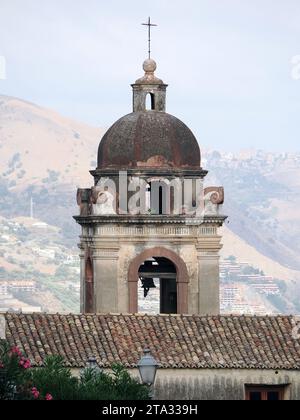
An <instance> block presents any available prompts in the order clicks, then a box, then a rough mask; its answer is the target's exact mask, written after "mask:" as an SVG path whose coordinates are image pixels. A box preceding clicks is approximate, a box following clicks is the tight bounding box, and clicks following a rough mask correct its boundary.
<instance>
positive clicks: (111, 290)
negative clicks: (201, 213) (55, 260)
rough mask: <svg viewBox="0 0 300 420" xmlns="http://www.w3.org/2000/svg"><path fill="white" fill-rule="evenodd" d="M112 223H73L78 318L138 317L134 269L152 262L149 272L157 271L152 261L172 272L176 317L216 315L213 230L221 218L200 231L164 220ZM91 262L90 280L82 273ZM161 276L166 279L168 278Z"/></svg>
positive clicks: (216, 246) (197, 227) (137, 283)
mask: <svg viewBox="0 0 300 420" xmlns="http://www.w3.org/2000/svg"><path fill="white" fill-rule="evenodd" d="M100 219H102V220H100ZM109 219H111V220H109ZM116 219H119V218H113V217H111V218H109V217H105V221H104V220H103V218H99V217H97V218H94V220H93V221H91V219H90V218H84V217H78V218H76V220H77V221H78V223H80V224H81V225H82V236H81V242H80V248H81V290H82V293H81V311H82V312H83V313H90V312H96V313H107V312H110V313H111V312H115V313H135V312H138V288H139V287H141V282H140V273H139V269H140V267H141V266H142V265H143V264H144V263H145V261H149V260H150V261H151V259H155V260H154V263H153V264H154V265H153V270H154V269H156V266H155V264H157V263H156V262H155V261H163V263H164V264H168V262H169V263H170V265H174V267H175V268H176V270H175V272H176V274H175V275H174V277H176V285H177V286H176V289H177V296H176V301H177V305H176V306H177V311H176V312H177V313H181V314H201V315H217V314H219V251H220V249H221V244H220V241H221V237H220V236H219V235H218V227H219V226H220V224H221V223H222V222H223V220H224V218H220V217H219V218H215V219H214V220H213V219H212V220H210V221H208V220H207V221H206V222H204V223H202V224H200V225H195V224H193V225H188V224H185V223H183V222H182V221H181V223H172V222H171V221H170V223H166V222H165V219H164V220H163V219H162V220H161V221H159V220H156V223H153V222H152V223H149V220H148V223H147V221H146V220H138V223H133V221H132V220H131V221H130V223H128V220H125V219H126V218H125V219H124V220H122V223H120V220H119V221H118V220H116ZM221 219H222V220H221ZM90 261H91V262H92V277H91V273H90V270H87V267H86V266H87V264H88V265H89V264H90ZM161 275H162V277H164V278H167V277H168V273H167V274H161ZM149 276H150V274H149ZM154 276H155V275H154V274H151V277H154ZM170 276H171V277H172V276H173V275H172V274H171V275H170ZM174 281H175V280H174ZM91 284H92V289H93V298H92V301H91V298H90V292H89V290H90V288H91ZM173 295H174V293H173ZM173 299H174V296H173Z"/></svg>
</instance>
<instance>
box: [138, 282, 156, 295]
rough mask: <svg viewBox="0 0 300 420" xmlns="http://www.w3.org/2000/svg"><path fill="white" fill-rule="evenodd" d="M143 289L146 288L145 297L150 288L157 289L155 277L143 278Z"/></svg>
mask: <svg viewBox="0 0 300 420" xmlns="http://www.w3.org/2000/svg"><path fill="white" fill-rule="evenodd" d="M141 282H142V289H144V297H147V295H148V293H149V290H150V289H156V286H155V284H154V281H153V279H151V278H148V277H146V278H141Z"/></svg>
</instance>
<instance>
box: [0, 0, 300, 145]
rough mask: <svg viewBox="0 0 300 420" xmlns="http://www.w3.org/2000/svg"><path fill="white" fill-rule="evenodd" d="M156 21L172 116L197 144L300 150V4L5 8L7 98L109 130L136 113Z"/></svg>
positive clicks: (76, 0) (67, 2)
mask: <svg viewBox="0 0 300 420" xmlns="http://www.w3.org/2000/svg"><path fill="white" fill-rule="evenodd" d="M149 15H151V17H152V19H153V21H154V22H155V23H158V24H159V27H158V28H157V29H155V30H154V32H153V46H152V50H153V58H155V59H156V61H157V63H158V71H157V75H158V76H159V77H161V78H162V79H163V80H164V81H165V82H166V83H169V88H168V98H167V100H168V102H167V107H168V112H170V113H172V114H174V115H176V116H177V117H179V118H181V119H183V121H184V122H185V123H186V124H188V125H189V126H190V128H191V129H192V130H193V131H194V133H195V134H196V136H197V137H198V140H199V142H200V144H202V145H204V146H206V147H211V148H219V149H225V150H236V149H241V148H250V147H256V148H264V149H267V150H271V151H273V150H276V151H277V150H279V151H295V150H297V151H300V147H299V138H300V135H299V134H300V124H299V123H300V118H299V116H300V77H299V80H296V78H295V77H294V78H293V77H292V63H291V60H292V58H293V57H294V56H299V55H300V1H299V0H184V1H183V0H151V1H141V0H126V1H125V0H51V1H50V0H49V1H46V0H0V56H4V57H5V60H6V74H7V79H6V80H0V94H6V95H12V96H17V97H19V98H22V99H26V100H29V101H33V102H35V103H37V104H40V105H43V106H47V107H50V108H53V109H55V110H57V111H59V112H60V113H61V114H63V115H66V116H70V117H72V118H75V119H78V120H81V121H83V122H86V123H88V124H92V125H95V126H101V127H106V126H109V125H110V124H112V123H113V122H114V121H115V120H116V119H117V118H119V117H120V116H122V115H124V114H127V113H129V112H131V87H130V83H132V82H134V81H135V80H136V79H137V78H138V77H140V76H142V74H143V73H142V69H141V65H142V62H143V60H144V58H146V55H147V54H146V53H147V34H146V29H145V28H143V27H142V26H141V23H142V22H143V21H145V20H147V17H148V16H149ZM0 63H1V61H0Z"/></svg>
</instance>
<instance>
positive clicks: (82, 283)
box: [79, 245, 85, 314]
mask: <svg viewBox="0 0 300 420" xmlns="http://www.w3.org/2000/svg"><path fill="white" fill-rule="evenodd" d="M79 248H80V253H79V258H80V313H81V314H82V313H84V302H85V251H84V246H83V245H79Z"/></svg>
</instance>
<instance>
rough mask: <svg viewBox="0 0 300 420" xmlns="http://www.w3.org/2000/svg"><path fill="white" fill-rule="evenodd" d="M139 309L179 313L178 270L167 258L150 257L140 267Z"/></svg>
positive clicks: (140, 310)
mask: <svg viewBox="0 0 300 420" xmlns="http://www.w3.org/2000/svg"><path fill="white" fill-rule="evenodd" d="M138 274H139V284H138V286H139V294H138V304H139V305H138V311H139V312H145V313H156V314H158V313H161V314H176V313H177V282H176V277H177V271H176V267H175V265H174V264H173V263H172V261H170V260H169V259H167V258H164V257H153V258H149V259H147V260H146V261H144V262H143V264H141V266H140V267H139V273H138Z"/></svg>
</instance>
